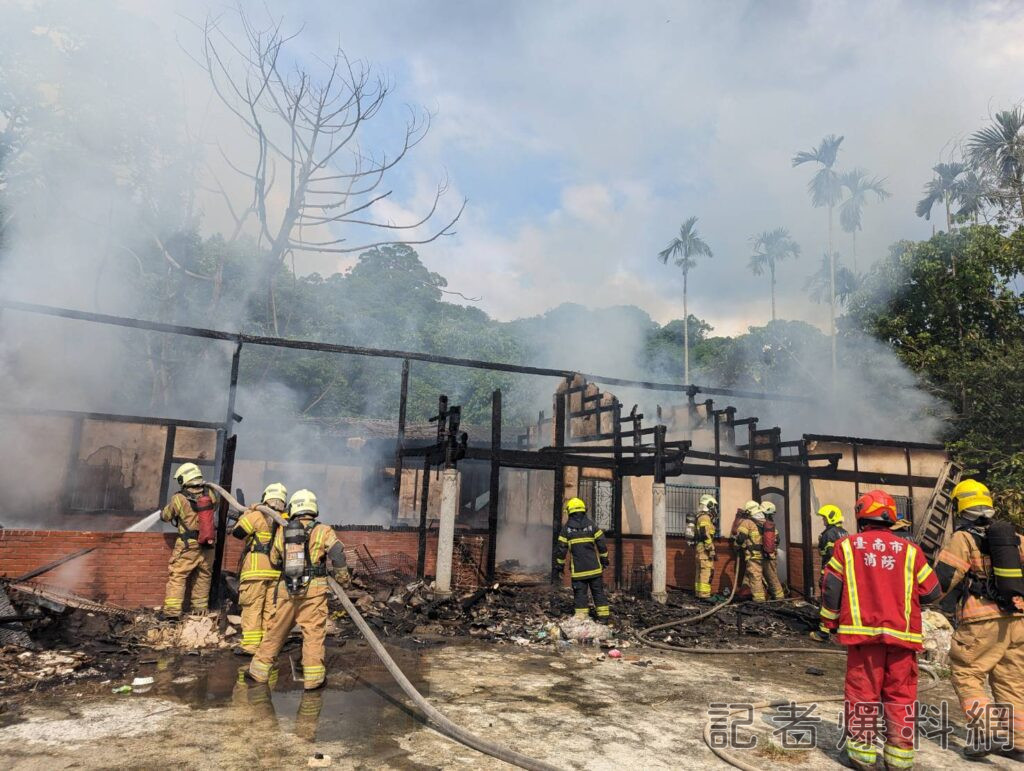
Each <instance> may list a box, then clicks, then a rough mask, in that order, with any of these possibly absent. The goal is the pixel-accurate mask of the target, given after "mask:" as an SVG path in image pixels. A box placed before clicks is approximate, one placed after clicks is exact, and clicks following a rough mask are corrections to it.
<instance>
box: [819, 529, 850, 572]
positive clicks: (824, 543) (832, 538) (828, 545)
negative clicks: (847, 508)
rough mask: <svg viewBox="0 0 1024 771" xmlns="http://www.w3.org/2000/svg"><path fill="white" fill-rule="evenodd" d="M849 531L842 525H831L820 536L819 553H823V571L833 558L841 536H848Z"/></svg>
mask: <svg viewBox="0 0 1024 771" xmlns="http://www.w3.org/2000/svg"><path fill="white" fill-rule="evenodd" d="M848 535H849V533H847V532H846V528H844V527H843V526H842V525H829V526H828V527H826V528H825V529H824V530H823V531H822V533H821V535H819V536H818V553H819V554H821V572H822V573H824V572H825V566H826V565H828V561H829V560H830V559H832V551H833V549H834V547H835V545H836V543H838V541H839V539H840V538H846V536H848Z"/></svg>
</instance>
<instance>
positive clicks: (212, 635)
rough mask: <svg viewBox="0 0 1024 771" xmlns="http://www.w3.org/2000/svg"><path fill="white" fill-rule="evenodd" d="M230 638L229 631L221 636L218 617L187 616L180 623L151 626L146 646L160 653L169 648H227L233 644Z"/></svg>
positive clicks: (172, 622)
mask: <svg viewBox="0 0 1024 771" xmlns="http://www.w3.org/2000/svg"><path fill="white" fill-rule="evenodd" d="M231 631H232V632H233V631H234V630H233V629H232V630H231ZM228 636H229V635H228V631H227V630H225V634H221V632H220V629H219V627H218V622H217V617H216V616H210V615H196V616H185V617H183V618H182V619H181V620H180V621H164V622H161V623H158V624H154V625H153V626H150V627H149V629H148V630H147V631H146V644H147V645H148V646H149V647H151V648H153V649H154V650H158V651H159V650H166V649H167V648H183V649H185V650H198V649H200V648H227V647H229V646H230V644H231V643H230V642H228V639H227V638H228Z"/></svg>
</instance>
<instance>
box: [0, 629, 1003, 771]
mask: <svg viewBox="0 0 1024 771" xmlns="http://www.w3.org/2000/svg"><path fill="white" fill-rule="evenodd" d="M389 647H390V649H391V651H392V653H393V655H394V656H395V658H396V660H397V661H398V662H399V664H400V665H401V666H402V668H403V669H404V670H405V671H406V673H407V674H408V675H409V676H410V678H411V679H412V680H413V682H414V683H415V684H416V685H417V687H419V688H420V689H421V691H422V692H423V693H424V694H425V695H426V696H427V697H428V698H429V699H430V700H431V701H432V702H433V703H434V704H435V705H436V706H437V707H439V708H440V709H441V710H442V711H443V712H445V713H446V714H447V715H448V716H449V717H450V718H452V719H453V720H455V721H456V722H457V723H460V724H462V725H463V726H465V727H466V728H468V729H470V730H471V731H474V732H476V733H478V734H480V735H482V736H485V737H487V738H490V739H492V740H496V741H500V742H502V743H505V744H506V745H508V746H510V747H513V748H515V749H517V750H519V751H521V752H524V753H527V754H529V755H531V756H533V757H536V758H540V759H543V760H545V761H547V762H549V763H551V764H553V765H556V766H559V767H563V768H571V769H595V770H596V769H621V768H629V767H634V768H635V767H639V768H644V769H660V768H665V769H669V768H672V769H681V768H728V767H729V766H727V765H726V764H725V763H723V762H722V761H721V760H719V759H718V758H717V757H716V756H715V755H713V754H712V753H711V751H710V750H709V749H708V748H707V746H706V745H705V744H704V742H703V740H702V738H701V734H702V731H703V727H704V724H705V723H706V722H707V721H708V708H709V703H710V702H712V701H715V702H718V701H722V702H729V703H734V704H736V703H745V702H758V701H766V700H769V699H790V698H792V699H801V698H803V697H805V696H808V695H818V696H822V695H832V694H835V693H836V692H837V691H838V690H840V689H841V682H842V667H843V659H842V657H839V656H822V655H817V654H815V653H814V652H813V651H812V652H809V653H808V654H807V655H806V656H804V655H799V654H798V655H788V654H781V655H774V656H771V657H767V656H766V657H760V658H758V657H752V656H727V657H714V656H699V657H697V656H687V655H683V654H673V653H661V652H656V651H651V650H644V649H638V648H635V647H633V648H628V649H626V650H624V651H623V654H624V656H623V658H622V659H617V660H616V659H611V658H607V657H602V655H601V651H600V650H599V649H597V648H589V647H579V646H575V645H574V646H568V647H564V646H563V647H562V648H558V647H556V646H551V645H549V646H532V645H531V646H517V645H507V644H503V645H496V644H491V643H481V642H472V641H459V640H456V641H452V642H446V643H445V644H444V645H436V646H431V647H427V648H420V649H418V650H409V649H405V648H401V647H394V646H389ZM290 656H291V657H292V658H294V659H296V660H297V659H298V652H297V651H294V650H293V651H291V652H290ZM243 661H244V659H241V658H238V657H235V656H233V655H231V654H230V653H227V652H215V653H209V654H206V655H203V656H182V655H177V654H176V655H167V656H165V657H161V658H157V659H156V660H155V661H153V662H152V663H148V664H144V665H142V666H140V667H139V669H138V671H137V672H134V673H133V674H134V675H136V676H152V677H154V678H155V683H154V685H153V686H152V687H151V689H150V690H148V691H147V692H144V693H131V694H113V693H111V690H112V689H113V688H115V687H117V686H120V685H123V684H124V682H126V681H120V680H115V681H108V682H90V683H78V684H75V685H68V686H63V687H60V688H56V689H54V690H52V691H50V692H47V693H42V694H40V693H35V694H33V693H22V694H19V695H17V696H14V697H12V698H11V699H10V700H9V701H8V702H6V703H5V705H4V710H3V712H2V713H0V726H2V727H0V766H2V767H3V768H8V769H18V770H21V769H25V770H26V771H27V770H28V769H40V770H42V769H46V770H47V771H49V770H50V769H66V768H76V769H81V768H157V767H161V768H164V767H167V766H168V765H173V766H175V767H178V768H197V769H199V768H223V769H236V768H237V769H243V768H244V769H251V768H253V767H258V768H296V767H307V765H310V764H311V761H310V758H312V757H313V756H314V755H315V754H316V753H320V754H322V755H324V756H325V758H324V760H323V761H321V763H322V764H324V765H327V766H329V767H331V768H344V769H362V768H382V767H383V768H398V769H433V768H453V769H484V768H494V767H496V766H500V765H501V764H500V763H498V762H497V761H495V760H493V759H491V758H489V757H486V756H484V755H481V754H479V753H477V752H475V751H474V750H470V749H468V748H466V747H463V746H461V745H459V744H456V743H454V742H452V741H449V740H448V739H446V738H444V737H443V736H441V735H440V734H438V733H436V732H435V731H434V730H432V729H430V728H429V727H427V726H426V725H424V724H423V723H422V721H421V720H420V719H419V717H418V716H417V715H416V713H415V712H414V711H413V710H412V709H411V708H410V707H409V706H407V700H406V699H405V697H404V695H403V694H402V693H401V692H400V691H399V690H398V687H397V686H396V685H394V683H393V682H391V680H390V677H389V676H388V674H387V673H386V671H385V670H384V669H383V667H382V665H380V664H379V662H377V661H376V659H375V657H374V656H373V654H372V653H371V652H370V651H369V649H368V648H367V647H365V644H363V643H361V642H357V641H350V642H348V643H347V644H345V645H343V646H342V647H340V648H334V649H332V650H331V652H330V654H329V656H328V669H329V673H330V674H329V680H328V686H327V688H325V689H323V690H320V691H316V692H313V693H311V694H305V695H304V694H303V692H302V690H301V687H300V686H297V685H296V683H295V682H294V680H293V677H292V676H293V672H292V666H291V663H290V660H289V654H288V653H287V652H286V654H283V655H282V658H281V660H280V664H281V670H280V674H279V675H278V677H277V679H276V682H274V684H273V688H272V689H268V688H266V687H261V686H253V685H250V684H248V683H246V682H244V681H240V680H239V677H238V672H239V667H240V666H241V665H242V664H243ZM809 666H813V667H817V668H819V669H820V670H822V671H823V672H824V674H822V675H815V674H808V673H807V672H806V671H805V670H807V668H808V667H809ZM923 698H925V699H927V700H929V701H932V702H935V701H937V700H941V699H943V698H945V699H948V700H949V702H950V707H951V710H950V714H951V715H955V714H956V711H955V700H954V698H953V694H952V691H951V689H950V688H949V686H948V683H946V682H940V684H939V686H938V687H937V688H934V689H933V690H931V691H929V692H928V693H927V694H925V695H924V696H923ZM814 716H815V717H817V718H820V722H819V723H818V724H817V730H816V734H817V735H816V742H817V747H816V748H815V749H807V750H782V749H780V747H779V745H780V743H781V740H780V739H779V738H778V736H776V737H775V738H773V737H772V730H773V727H775V726H776V725H778V724H773V723H772V722H770V719H769V718H768V716H766V714H765V712H758V713H757V714H756V715H755V716H754V720H753V726H752V728H753V730H754V732H755V733H756V734H757V736H758V739H759V744H758V747H757V748H755V749H750V750H737V751H735V752H736V754H737V755H739V756H740V757H742V758H743V759H744V760H746V761H747V762H748V763H752V764H754V765H756V766H758V767H761V768H765V769H772V768H780V769H781V768H786V769H793V768H807V769H811V768H835V767H837V766H836V762H835V758H836V756H837V755H838V750H837V749H836V744H837V742H838V740H839V728H838V724H837V719H836V716H837V705H836V704H834V703H829V704H824V703H823V704H821V705H820V707H819V709H818V711H817V712H816V713H815V715H814ZM750 735H751V734H750V733H749V732H748V731H746V730H743V731H740V733H739V736H740V738H744V737H749V736H750ZM978 765H979V764H973V763H972V764H967V763H965V762H964V761H963V760H962V758H961V757H960V756H959V754H958V753H957V752H955V751H954V750H953V749H950V750H946V751H943V750H941V749H940V748H939V747H938V745H937V744H935V743H934V742H930V741H924V742H923V747H922V749H921V751H920V752H919V756H918V768H935V769H940V768H942V769H944V768H959V767H964V768H966V767H977V766H978ZM981 766H982V767H989V768H1004V767H1005V768H1014V767H1017V768H1019V765H1016V764H1014V763H1012V762H1011V761H1008V760H1001V759H994V760H991V761H988V762H986V763H983V764H981Z"/></svg>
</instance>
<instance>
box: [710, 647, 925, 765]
mask: <svg viewBox="0 0 1024 771" xmlns="http://www.w3.org/2000/svg"><path fill="white" fill-rule="evenodd" d="M765 650H770V649H765ZM842 653H843V654H845V653H846V651H845V650H844V651H842ZM920 668H921V669H922V670H924V671H925V672H926V673H928V675H929V676H930V677H931V682H930V683H928V684H927V685H926V686H925V687H924V688H921V689H919V690H918V693H919V694H921V693H924V692H925V691H928V690H931V689H932V688H934V687H935V686H937V685H938V684H939V676H938V674H937V673H936V672H935V670H933V669H932V668H931V667H929V666H927V665H925V664H921V665H920ZM845 698H846V697H845V695H843V694H839V695H838V696H836V695H831V696H820V697H819V696H814V695H813V694H812V695H810V696H807V697H806V698H803V699H801V700H800V701H788V700H786V699H776V700H774V701H762V702H759V703H757V704H751V705H749V707H748V705H746V704H744V705H743V708H742V709H737V710H733V711H732V712H729V713H728V714H727V715H724V716H723V718H730V717H732V716H733V715H745V716H748V717H749V716H751V714H752V713H751V712H750V711H748V710H749V709H768V708H770V707H780V706H787V707H788V706H789V705H790V704H824V703H827V702H831V701H843V700H844V699H845ZM721 719H722V718H719V720H721ZM704 743H705V744H706V745H707V746H708V749H710V750H711V751H712V752H713V753H715V754H716V755H717V756H718V757H720V758H721V759H722V760H724V761H725V762H726V763H728V764H729V765H731V766H735V767H736V768H739V769H742V771H761V769H762V768H763V766H755V765H752V764H750V763H747V762H746V761H743V760H740V759H739V758H737V757H736V756H735V755H730V754H729V753H728V752H726V751H725V750H724V749H722V748H721V747H716V746H715V745H714V744H713V743H712V740H711V721H708V722H707V723H705V724H704Z"/></svg>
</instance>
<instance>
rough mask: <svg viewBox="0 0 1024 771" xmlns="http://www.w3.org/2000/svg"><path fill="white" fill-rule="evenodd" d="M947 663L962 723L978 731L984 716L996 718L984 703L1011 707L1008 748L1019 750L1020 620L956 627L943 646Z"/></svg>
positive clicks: (1023, 682) (1022, 715) (1023, 721)
mask: <svg viewBox="0 0 1024 771" xmlns="http://www.w3.org/2000/svg"><path fill="white" fill-rule="evenodd" d="M949 665H950V670H951V673H950V679H951V680H952V682H953V689H954V690H955V691H956V695H957V698H959V699H960V706H961V707H962V708H963V710H964V714H965V715H966V716H967V720H968V722H969V723H970V722H971V721H973V724H974V725H976V726H979V727H983V726H985V720H986V716H988V717H989V719H998V713H993V712H991V711H990V710H989V705H990V704H993V703H994V704H999V705H1004V704H1009V705H1012V707H1013V710H1012V715H1013V745H1014V748H1015V749H1016V750H1024V618H1022V617H1020V616H1016V617H1013V616H1004V617H1002V618H991V619H987V620H984V621H973V622H971V623H969V624H961V625H960V626H959V627H958V628H957V630H956V632H955V633H954V634H953V642H952V644H951V645H950V647H949ZM986 686H988V687H987V688H986ZM988 689H991V692H992V695H991V697H989V693H988ZM1006 728H1007V726H1003V727H1002V729H1003V730H1004V731H1005V729H1006ZM981 733H984V730H982V731H981Z"/></svg>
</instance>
